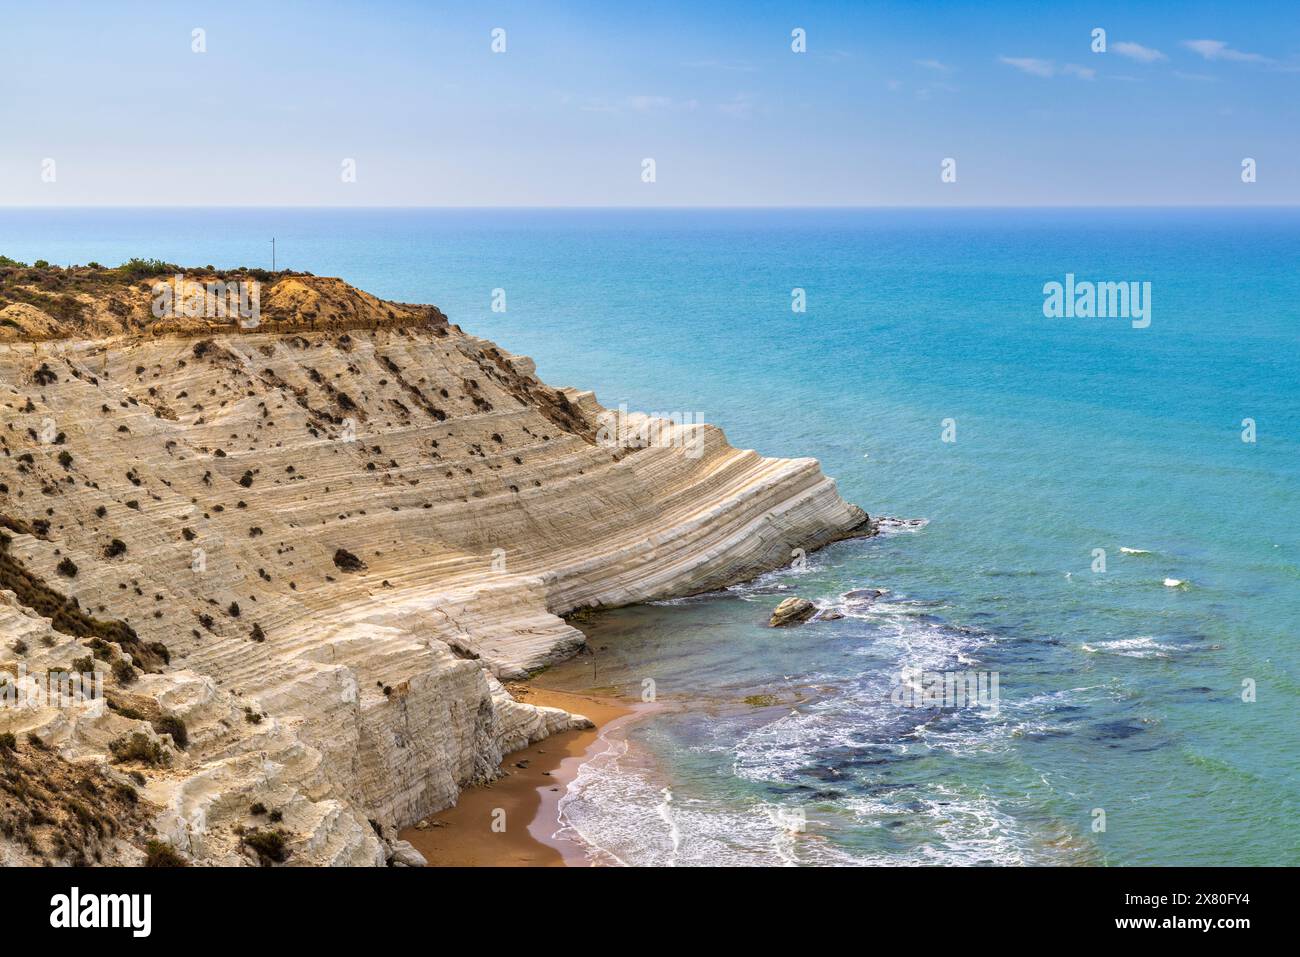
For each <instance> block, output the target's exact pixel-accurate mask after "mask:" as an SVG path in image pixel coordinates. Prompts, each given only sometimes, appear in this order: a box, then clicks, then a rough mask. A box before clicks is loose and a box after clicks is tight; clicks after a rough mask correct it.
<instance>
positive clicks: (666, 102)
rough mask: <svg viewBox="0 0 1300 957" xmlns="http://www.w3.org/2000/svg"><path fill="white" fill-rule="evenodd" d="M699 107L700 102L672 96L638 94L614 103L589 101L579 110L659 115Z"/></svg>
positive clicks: (602, 100) (601, 100)
mask: <svg viewBox="0 0 1300 957" xmlns="http://www.w3.org/2000/svg"><path fill="white" fill-rule="evenodd" d="M699 105H700V102H699V100H675V99H673V98H672V97H671V96H653V95H650V94H638V95H637V96H626V97H623V98H622V99H619V100H613V101H610V100H604V99H600V100H588V101H587V102H586V103H583V104H582V105H581V106H580V107H579V109H581V110H583V111H584V112H586V113H624V112H627V111H629V110H630V111H632V112H635V113H657V112H663V111H666V110H695V109H698V108H699Z"/></svg>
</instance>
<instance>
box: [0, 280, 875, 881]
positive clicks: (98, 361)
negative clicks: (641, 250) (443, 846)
mask: <svg viewBox="0 0 1300 957" xmlns="http://www.w3.org/2000/svg"><path fill="white" fill-rule="evenodd" d="M0 273H3V274H4V275H2V276H0V280H2V281H0V320H3V322H0V329H2V330H3V334H0V533H2V534H3V536H4V538H3V544H2V545H0V551H2V552H3V558H4V560H5V562H6V564H5V565H3V566H2V567H4V568H8V569H9V573H8V577H7V578H6V579H5V580H4V581H0V670H2V671H3V672H5V673H7V674H8V675H9V676H10V677H9V678H8V679H6V680H7V681H8V682H9V683H12V684H15V685H17V684H21V683H22V682H24V681H26V680H29V679H30V677H31V676H33V675H37V674H41V675H43V674H46V673H48V672H51V671H54V672H60V671H68V672H72V671H77V672H80V671H84V670H89V671H90V672H92V673H93V674H94V675H96V676H97V677H98V679H99V680H100V681H101V682H102V685H103V689H104V691H103V695H102V697H101V698H99V699H98V700H92V701H86V702H84V703H79V704H75V705H71V706H58V707H54V706H43V707H35V706H34V707H25V708H0V735H3V736H5V737H0V745H2V744H3V743H4V742H8V741H12V747H11V748H10V749H9V750H7V751H6V752H5V753H6V754H8V755H10V756H11V757H10V758H8V760H20V761H26V762H29V763H31V766H32V771H31V773H32V774H34V775H37V774H44V775H46V776H48V777H49V778H50V780H61V779H62V776H66V775H67V774H71V775H73V776H74V777H76V776H78V775H83V776H84V775H92V774H93V775H97V776H100V777H102V778H103V779H104V780H106V781H108V782H110V786H111V787H112V788H114V789H116V790H115V793H118V792H120V794H122V795H123V796H124V797H123V800H129V801H130V802H131V803H132V805H133V806H134V807H135V808H136V812H135V813H133V814H132V815H130V816H128V815H125V814H118V815H117V818H119V819H121V820H122V821H127V820H130V821H132V822H137V823H132V824H129V825H128V824H122V825H120V826H117V827H116V829H115V830H113V831H112V834H111V836H110V837H107V838H104V839H99V838H95V839H94V840H92V839H91V837H90V835H91V832H97V831H103V830H105V828H104V827H102V826H101V827H100V828H98V829H96V828H95V827H93V826H92V825H88V824H87V823H86V821H85V819H84V815H82V814H81V813H80V812H79V811H78V810H77V809H76V808H73V807H72V806H71V803H70V801H71V799H68V800H65V801H63V802H62V804H63V805H64V806H62V807H61V808H60V807H55V808H52V809H50V810H49V811H47V812H45V813H43V814H42V815H41V816H40V817H39V818H34V817H33V816H32V815H30V814H28V813H26V812H24V810H23V808H22V807H21V802H20V801H18V800H17V799H16V798H15V797H14V796H13V795H9V796H7V797H5V800H4V805H3V807H2V808H0V817H3V818H4V821H3V822H2V823H5V824H7V825H8V826H7V827H5V828H4V829H3V831H0V861H2V862H3V863H6V864H12V863H17V864H37V863H48V862H58V861H78V862H86V863H97V862H102V863H127V864H134V863H143V862H145V861H146V860H147V859H150V860H154V861H155V862H160V861H161V862H167V861H168V860H171V858H170V857H169V855H172V856H175V857H176V858H177V859H180V860H184V861H192V862H196V863H215V864H243V863H250V864H251V863H261V864H268V863H274V864H278V863H287V864H299V865H302V864H309V865H312V864H314V865H325V864H348V865H357V864H372V865H382V864H384V863H387V862H390V861H391V860H392V859H393V857H394V853H395V848H396V853H397V854H398V855H399V856H400V855H401V854H403V853H405V849H404V848H403V847H402V846H401V845H400V844H399V843H398V838H397V835H398V831H399V830H400V829H401V828H403V827H405V826H408V825H410V824H413V823H414V822H416V821H419V820H421V819H424V818H427V816H428V815H430V814H432V813H434V812H437V811H439V810H441V809H443V808H446V807H448V806H450V805H451V804H453V803H454V802H455V801H456V799H457V796H458V795H459V793H460V791H461V790H462V789H463V788H465V787H467V786H470V785H472V784H475V783H481V782H484V781H489V780H491V779H493V778H494V777H496V776H497V775H498V774H499V770H498V769H499V765H500V763H501V760H502V756H503V755H505V754H507V753H510V752H512V751H516V750H518V749H520V748H522V747H524V746H526V745H528V744H530V743H532V742H535V741H538V740H540V739H542V738H545V737H547V736H549V735H553V734H556V733H559V732H563V731H567V730H570V729H573V728H580V727H583V726H585V725H586V724H587V722H586V719H585V718H582V717H581V716H579V715H573V714H571V713H569V712H568V711H565V710H563V709H560V708H554V707H538V706H534V705H532V704H528V703H525V702H520V701H517V700H515V698H514V697H513V696H511V695H510V693H509V692H508V691H507V690H506V689H505V687H504V686H503V685H502V681H506V680H512V679H519V678H522V677H526V676H527V675H529V674H531V673H534V672H536V671H537V670H538V669H540V668H543V667H545V666H547V665H548V664H550V663H552V662H555V661H558V660H561V659H563V658H565V657H567V656H569V655H572V654H574V653H576V652H577V651H578V650H580V649H581V647H582V645H583V641H584V639H583V636H582V634H581V632H579V631H578V630H577V629H575V628H573V627H572V626H571V625H570V624H568V623H567V622H566V621H565V620H564V618H563V616H564V615H566V614H569V613H572V612H574V611H576V610H579V609H586V608H608V607H616V606H619V605H626V604H631V603H635V602H642V601H648V600H657V599H663V598H671V597H677V596H682V595H688V594H694V593H698V592H705V591H709V590H713V589H716V588H719V587H723V586H726V585H729V584H733V583H735V582H738V581H743V580H746V579H749V578H752V577H754V576H756V575H758V574H760V573H762V572H764V571H767V570H770V569H772V568H776V567H780V566H782V565H785V564H787V563H789V561H791V559H792V557H793V555H794V554H795V550H796V549H803V550H805V551H807V550H811V549H815V548H819V547H821V546H823V545H826V544H828V543H830V542H832V541H836V540H839V539H843V538H846V537H851V536H854V535H861V534H869V533H870V531H871V530H872V525H871V522H870V520H869V519H868V518H867V516H866V514H865V513H864V512H863V511H862V510H861V509H858V508H857V507H856V506H853V505H850V504H848V503H846V502H845V501H844V500H843V499H841V498H840V496H839V495H838V493H837V492H836V489H835V484H834V482H833V481H832V480H831V479H828V478H827V477H826V476H824V475H823V474H822V472H821V470H820V468H819V467H818V465H817V463H816V461H815V460H813V459H770V458H764V457H762V456H760V455H758V454H757V453H756V452H753V451H745V450H737V449H734V448H732V447H731V446H730V445H728V443H727V442H726V439H725V436H724V435H723V433H722V432H721V431H720V430H719V429H717V428H714V427H712V426H708V425H701V424H687V425H678V424H672V423H664V424H663V427H662V428H661V429H658V430H657V432H656V442H655V443H654V444H652V445H649V446H645V447H629V446H626V445H614V446H610V445H609V444H607V443H604V442H602V441H601V440H600V437H599V422H600V420H601V417H602V415H603V413H604V410H603V409H602V407H601V406H600V405H599V404H598V403H597V401H596V398H595V396H594V395H592V394H591V393H590V392H581V391H577V390H573V389H553V388H551V387H549V386H547V385H546V384H545V383H542V382H541V381H540V380H538V379H537V377H536V374H535V370H534V368H533V365H532V363H531V361H530V360H528V359H527V358H525V357H521V356H515V355H511V354H509V353H506V352H504V351H503V350H501V349H500V348H499V347H497V346H496V345H494V344H493V343H491V342H488V341H486V340H484V339H480V338H477V337H475V336H472V335H469V334H467V333H465V332H463V331H462V330H461V329H459V328H458V327H457V326H455V325H452V324H449V323H448V322H447V321H446V319H445V317H443V316H442V314H441V313H440V312H438V311H437V310H436V309H434V308H433V307H428V306H409V305H404V304H398V303H387V302H384V301H382V300H379V299H376V298H375V297H373V296H369V295H368V294H365V293H362V292H360V291H358V290H355V289H352V288H351V287H349V286H347V285H346V284H344V283H342V282H340V281H339V280H335V279H320V278H317V277H311V276H305V275H292V276H272V277H270V278H269V279H268V280H267V281H266V282H265V283H264V287H263V291H262V294H261V295H262V301H263V303H267V304H269V308H268V309H267V311H266V312H265V314H264V315H263V318H262V321H261V323H260V325H259V326H258V327H257V328H256V329H252V330H249V329H242V328H238V327H237V326H232V325H229V324H226V325H220V324H214V323H212V322H208V321H204V320H197V321H195V322H193V323H189V322H181V321H177V322H172V323H170V324H169V325H168V326H167V327H166V328H165V330H162V331H165V334H164V335H157V334H155V332H157V331H160V330H156V329H155V328H154V327H153V325H151V323H150V321H149V309H150V301H151V300H150V289H149V285H148V283H147V281H143V280H138V279H120V278H119V279H118V280H116V281H109V280H105V279H103V277H100V276H98V275H97V274H96V275H92V276H90V277H89V278H87V277H86V276H83V275H81V274H80V273H78V272H76V271H67V274H66V275H55V274H63V273H65V271H63V270H57V269H54V270H48V271H44V272H42V271H39V270H25V269H14V268H12V267H5V268H3V269H0ZM15 299H17V300H20V301H17V302H15V301H14V300H15ZM3 301H8V304H7V305H5V304H3ZM697 451H698V454H695V453H696V452H697ZM8 735H12V738H8V737H7V736H8ZM37 742H39V744H38V743H37ZM0 750H3V748H0ZM38 751H39V753H40V756H41V760H40V762H35V763H34V762H32V759H33V757H34V756H35V755H36V752H38ZM51 765H56V766H55V767H51ZM128 793H129V795H130V797H129V798H128V797H125V795H127V794H128ZM87 800H90V799H87ZM90 803H92V804H93V803H95V801H93V800H92V801H90ZM90 810H91V813H92V814H99V813H104V814H107V810H106V809H104V810H101V809H100V808H97V807H92V808H91V809H90Z"/></svg>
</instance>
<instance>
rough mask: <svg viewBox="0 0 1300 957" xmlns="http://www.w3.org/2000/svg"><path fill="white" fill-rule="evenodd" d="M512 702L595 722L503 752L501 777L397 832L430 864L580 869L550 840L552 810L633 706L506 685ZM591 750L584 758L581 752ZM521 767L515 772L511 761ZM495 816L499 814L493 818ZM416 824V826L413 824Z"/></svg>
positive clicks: (576, 859)
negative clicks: (500, 827) (603, 735)
mask: <svg viewBox="0 0 1300 957" xmlns="http://www.w3.org/2000/svg"><path fill="white" fill-rule="evenodd" d="M510 691H511V693H512V694H514V696H515V697H516V698H518V699H519V700H520V701H527V702H528V703H529V704H536V705H550V706H552V707H556V708H563V709H564V710H566V711H571V712H575V713H577V714H582V715H586V716H587V717H588V718H590V719H591V720H592V721H593V722H594V723H595V725H596V727H595V728H594V729H592V730H588V731H565V732H564V733H562V734H557V735H552V736H551V737H549V738H545V739H543V740H541V741H538V742H537V743H536V744H531V745H529V746H528V747H526V748H523V749H521V750H519V751H516V752H514V753H513V754H510V755H507V756H506V758H505V760H504V761H502V762H501V767H502V770H504V771H506V772H507V776H506V777H503V778H501V779H499V780H497V781H494V782H492V783H491V784H487V785H483V786H482V787H476V788H468V789H466V790H465V791H463V792H461V795H460V799H459V800H458V801H457V802H456V805H455V807H450V808H447V809H446V810H445V811H439V812H438V813H437V814H434V815H431V816H430V817H429V818H426V821H427V822H428V823H429V826H428V827H427V828H425V829H424V830H421V829H420V827H419V826H418V825H417V826H415V827H408V828H406V829H405V830H404V831H402V833H401V837H402V839H403V840H406V841H410V842H411V844H412V845H414V846H415V848H416V850H418V851H419V852H420V853H421V854H423V855H424V857H425V859H426V860H427V861H428V862H429V864H430V865H432V866H435V867H563V866H565V865H566V864H579V865H581V864H583V863H585V858H584V856H583V854H582V852H581V849H580V848H579V847H578V846H577V845H574V844H570V843H569V842H553V841H551V840H550V833H551V832H552V831H553V830H554V823H555V816H556V806H557V804H558V802H559V799H560V796H561V795H562V794H563V793H564V788H565V786H566V785H567V784H568V783H569V781H571V780H572V779H573V776H574V775H575V774H576V773H577V770H578V768H579V767H581V766H582V764H583V762H584V761H586V760H587V759H588V758H589V757H591V756H592V754H593V753H594V751H595V750H596V748H597V746H598V741H597V738H598V736H599V734H600V732H601V731H603V730H605V729H607V728H608V727H609V726H610V725H611V724H612V723H613V722H616V721H618V722H620V723H621V722H622V720H623V719H627V718H630V717H631V716H632V715H634V714H635V713H636V709H635V706H634V705H632V704H630V703H628V702H624V701H621V700H619V699H618V698H606V697H600V696H596V695H587V694H574V693H571V692H565V691H552V690H550V689H544V688H535V687H532V686H530V685H514V686H512V687H511V688H510ZM589 752H591V753H589ZM521 763H523V764H525V765H526V766H525V767H522V768H521V767H519V764H521ZM497 808H500V809H502V810H504V811H505V830H504V831H494V830H493V829H492V822H493V812H494V811H495V810H496V809H497ZM498 818H499V815H498ZM421 823H424V822H421Z"/></svg>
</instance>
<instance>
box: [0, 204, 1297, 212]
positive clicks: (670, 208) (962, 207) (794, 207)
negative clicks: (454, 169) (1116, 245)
mask: <svg viewBox="0 0 1300 957" xmlns="http://www.w3.org/2000/svg"><path fill="white" fill-rule="evenodd" d="M87 209H103V210H112V209H160V210H165V209H204V210H209V209H230V210H268V209H292V210H298V211H301V210H328V211H331V212H337V211H342V210H384V211H387V212H393V211H401V210H417V211H426V210H455V211H465V212H493V211H502V212H518V211H534V210H536V211H544V210H555V211H592V212H598V211H606V210H607V211H610V212H631V211H635V212H652V211H664V212H695V211H728V210H735V211H782V210H785V211H799V210H808V211H813V212H827V211H836V212H839V211H843V212H853V211H874V210H927V211H929V210H947V211H951V212H961V211H990V210H1012V211H1025V210H1037V211H1044V212H1050V211H1058V210H1097V211H1105V210H1216V211H1217V210H1241V211H1260V210H1297V209H1300V203H1186V204H1183V203H1147V204H1140V203H1132V204H1125V203H1115V204H1097V203H1066V204H1055V205H1029V204H956V205H954V204H934V205H923V204H904V203H899V204H875V205H872V204H857V205H826V204H820V205H819V204H771V205H745V204H719V205H640V206H636V205H626V206H615V205H563V204H558V205H545V204H533V205H513V206H511V205H492V206H478V205H421V204H411V205H400V206H399V205H383V204H377V205H366V204H358V205H351V204H350V205H342V204H340V205H329V204H326V205H321V204H307V203H303V204H285V205H271V204H251V205H238V204H223V203H212V204H202V203H196V204H138V205H136V204H120V203H94V204H73V203H67V204H64V203H60V204H54V205H37V204H24V203H19V204H13V205H4V204H0V210H39V211H57V210H87Z"/></svg>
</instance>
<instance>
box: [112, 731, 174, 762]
mask: <svg viewBox="0 0 1300 957" xmlns="http://www.w3.org/2000/svg"><path fill="white" fill-rule="evenodd" d="M108 750H109V752H110V753H111V754H112V755H113V759H114V760H116V761H140V762H141V763H143V764H149V765H154V766H158V765H164V764H167V763H168V760H169V759H168V757H167V752H166V751H164V750H163V746H162V745H161V744H159V743H158V742H157V741H151V740H150V739H149V736H148V735H146V734H144V733H143V732H141V731H137V732H135V733H134V734H132V735H131V737H129V738H126V737H122V738H118V739H117V740H115V741H110V742H109V744H108Z"/></svg>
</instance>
